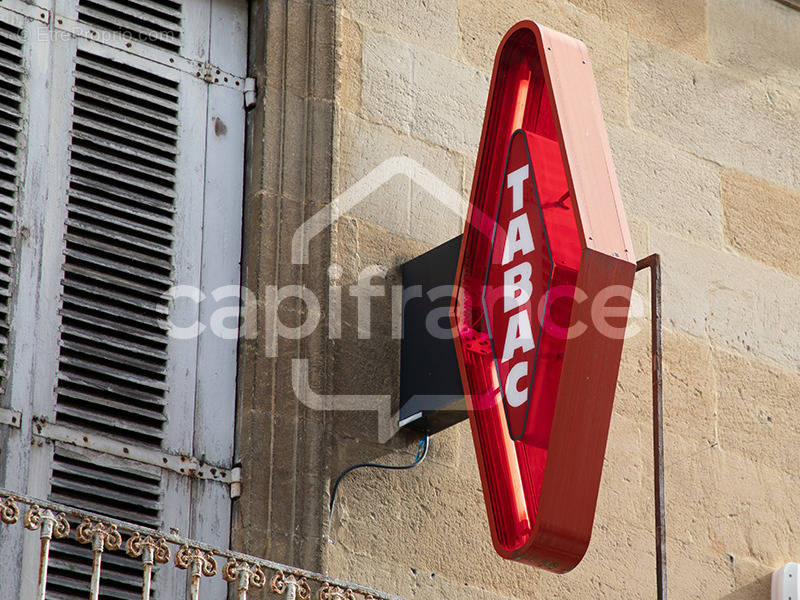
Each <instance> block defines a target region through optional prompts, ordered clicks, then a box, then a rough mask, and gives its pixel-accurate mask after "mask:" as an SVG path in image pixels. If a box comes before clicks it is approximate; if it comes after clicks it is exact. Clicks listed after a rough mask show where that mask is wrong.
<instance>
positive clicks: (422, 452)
mask: <svg viewBox="0 0 800 600" xmlns="http://www.w3.org/2000/svg"><path fill="white" fill-rule="evenodd" d="M429 445H430V437H429V436H428V435H427V434H426V435H425V437H424V438H422V439H421V440H420V441H419V447H418V448H417V456H416V457H414V462H412V463H411V464H410V465H381V464H378V463H359V464H357V465H352V466H350V467H347V468H346V469H345V470H344V471H342V473H341V474H340V475H339V477H337V478H336V483H334V484H333V490H331V505H330V510H331V512H330V515H331V516H332V515H333V507H334V505H335V504H336V491H337V490H338V489H339V484H340V483H341V482H342V479H344V476H345V475H347V474H348V473H350V472H351V471H355V470H356V469H361V468H363V467H370V468H372V469H391V470H395V471H400V470H403V469H413V468H414V467H416V466H417V465H419V464H420V463H421V462H422V461H423V460H425V457H426V456H427V455H428V447H429Z"/></svg>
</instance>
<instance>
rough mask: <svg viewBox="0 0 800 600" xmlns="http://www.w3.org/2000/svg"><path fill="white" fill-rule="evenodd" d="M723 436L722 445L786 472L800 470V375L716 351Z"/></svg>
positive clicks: (716, 370)
mask: <svg viewBox="0 0 800 600" xmlns="http://www.w3.org/2000/svg"><path fill="white" fill-rule="evenodd" d="M714 371H715V375H716V379H717V382H718V386H719V435H720V442H721V444H722V447H723V448H724V449H725V450H727V451H729V452H734V453H737V454H742V455H744V456H746V457H748V458H749V459H750V460H752V461H753V462H756V463H763V464H766V465H768V466H771V467H775V468H777V469H782V470H784V471H786V472H787V473H796V472H797V457H796V456H795V455H794V453H793V452H787V449H788V448H797V447H800V430H798V427H797V395H798V390H800V372H798V371H796V370H789V369H784V368H780V367H778V366H777V365H772V364H769V363H766V362H764V361H760V360H758V359H756V358H755V357H745V356H742V355H740V354H738V353H735V352H725V351H721V350H720V351H716V352H715V353H714Z"/></svg>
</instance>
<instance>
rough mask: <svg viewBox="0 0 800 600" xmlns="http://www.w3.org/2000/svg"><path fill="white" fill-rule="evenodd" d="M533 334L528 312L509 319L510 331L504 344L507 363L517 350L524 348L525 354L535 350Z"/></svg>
mask: <svg viewBox="0 0 800 600" xmlns="http://www.w3.org/2000/svg"><path fill="white" fill-rule="evenodd" d="M534 347H535V346H534V343H533V332H532V331H531V320H530V318H529V317H528V311H527V310H523V311H521V312H518V313H516V314H513V315H511V316H510V317H509V318H508V331H506V341H505V344H503V359H502V360H501V361H500V362H506V361H507V360H508V359H510V358H511V357H512V356H514V351H515V350H516V349H517V348H522V351H523V352H527V351H528V350H533V349H534Z"/></svg>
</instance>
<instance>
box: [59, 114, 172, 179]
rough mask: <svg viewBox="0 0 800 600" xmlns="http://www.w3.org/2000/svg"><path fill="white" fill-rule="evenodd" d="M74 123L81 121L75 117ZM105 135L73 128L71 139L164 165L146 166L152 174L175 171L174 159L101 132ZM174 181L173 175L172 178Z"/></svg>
mask: <svg viewBox="0 0 800 600" xmlns="http://www.w3.org/2000/svg"><path fill="white" fill-rule="evenodd" d="M75 123H76V125H79V124H81V121H80V120H78V119H76V120H75ZM103 133H104V134H105V135H102V134H101V135H93V134H91V133H88V132H85V131H78V130H75V131H73V132H72V139H73V140H83V141H85V142H89V143H91V144H94V145H95V146H100V147H101V148H106V149H108V150H111V151H112V152H120V153H122V154H125V155H127V156H129V157H131V158H132V159H134V160H135V159H140V160H141V161H143V162H147V163H150V164H152V165H160V166H162V167H166V170H164V169H158V168H157V167H155V168H154V167H148V168H152V169H153V174H155V175H156V176H161V175H162V174H164V173H170V172H171V173H173V174H174V172H175V166H176V165H175V161H174V160H170V159H169V158H163V157H161V156H159V155H158V154H155V153H153V152H152V151H143V150H141V149H139V148H137V147H135V146H133V145H131V144H129V143H126V142H128V141H129V140H125V139H109V137H108V132H107V131H106V132H103ZM172 181H174V175H173V178H172Z"/></svg>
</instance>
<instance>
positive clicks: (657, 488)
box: [636, 254, 667, 600]
mask: <svg viewBox="0 0 800 600" xmlns="http://www.w3.org/2000/svg"><path fill="white" fill-rule="evenodd" d="M644 269H650V326H651V351H652V356H653V363H652V372H653V488H654V490H653V491H654V495H655V521H656V588H657V590H658V596H657V597H658V600H667V525H666V520H667V519H666V508H665V506H666V494H665V492H664V392H663V379H662V367H661V361H662V347H661V346H662V340H661V256H659V255H658V254H651V255H650V256H648V257H646V258H643V259H642V260H640V261H639V262H637V263H636V271H637V272H638V271H642V270H644Z"/></svg>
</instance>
